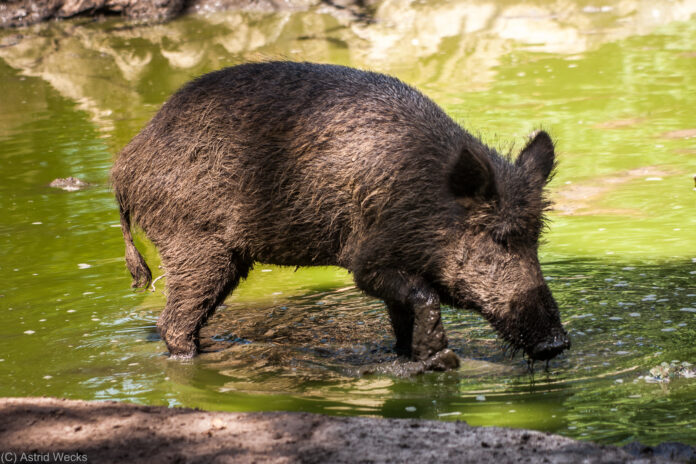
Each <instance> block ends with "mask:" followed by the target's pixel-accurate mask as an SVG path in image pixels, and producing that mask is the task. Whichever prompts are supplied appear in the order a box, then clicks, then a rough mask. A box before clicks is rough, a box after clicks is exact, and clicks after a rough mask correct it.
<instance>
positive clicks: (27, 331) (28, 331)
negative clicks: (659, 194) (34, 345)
mask: <svg viewBox="0 0 696 464" xmlns="http://www.w3.org/2000/svg"><path fill="white" fill-rule="evenodd" d="M24 333H25V334H27V335H31V334H33V333H36V332H34V331H33V330H25V331H24Z"/></svg>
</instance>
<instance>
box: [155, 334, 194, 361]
mask: <svg viewBox="0 0 696 464" xmlns="http://www.w3.org/2000/svg"><path fill="white" fill-rule="evenodd" d="M162 335H163V336H162V338H164V341H165V343H166V344H167V349H168V350H169V358H170V359H191V358H193V357H194V356H196V353H197V352H198V347H197V346H196V343H195V342H194V341H193V340H191V339H190V338H186V337H170V336H167V335H166V334H162Z"/></svg>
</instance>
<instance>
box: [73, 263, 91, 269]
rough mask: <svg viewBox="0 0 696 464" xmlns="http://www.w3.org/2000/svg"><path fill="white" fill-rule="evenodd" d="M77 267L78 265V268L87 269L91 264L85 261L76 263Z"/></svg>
mask: <svg viewBox="0 0 696 464" xmlns="http://www.w3.org/2000/svg"><path fill="white" fill-rule="evenodd" d="M77 267H79V268H80V269H89V268H90V267H92V265H91V264H87V263H80V264H78V265H77Z"/></svg>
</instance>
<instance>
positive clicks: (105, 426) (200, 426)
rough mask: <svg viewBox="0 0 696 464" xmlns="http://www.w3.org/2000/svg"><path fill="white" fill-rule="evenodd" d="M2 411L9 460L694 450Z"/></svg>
mask: <svg viewBox="0 0 696 464" xmlns="http://www.w3.org/2000/svg"><path fill="white" fill-rule="evenodd" d="M0 417H1V418H2V421H0V453H2V458H3V461H2V462H3V463H4V462H22V461H21V459H22V457H23V456H22V455H23V453H24V459H25V460H24V461H23V462H29V461H28V459H32V458H33V460H34V462H67V460H71V461H72V462H99V463H121V462H148V463H160V462H161V463H165V462H166V463H169V462H177V463H233V462H234V463H252V462H255V463H324V462H331V463H338V464H340V463H387V462H417V463H418V462H438V463H466V462H476V463H486V462H491V463H496V464H505V463H515V464H516V463H520V462H530V463H532V462H533V463H536V462H549V463H576V462H592V463H594V462H597V463H610V462H611V463H629V462H630V463H663V462H689V461H690V460H692V459H693V458H694V456H696V455H694V454H693V453H694V448H692V447H688V446H684V445H681V448H680V447H679V446H677V447H676V448H674V445H672V448H669V446H668V448H664V447H663V449H662V452H661V451H660V447H656V448H648V447H641V446H639V445H633V446H632V447H630V446H629V447H627V448H625V449H622V448H617V447H613V446H603V445H597V444H594V443H590V442H581V441H576V440H572V439H570V438H566V437H561V436H558V435H552V434H546V433H542V432H536V431H530V430H521V429H504V428H497V427H472V426H469V425H467V424H466V423H464V422H440V421H430V420H422V419H375V418H365V417H329V416H323V415H317V414H309V413H288V412H271V413H226V412H211V411H200V410H194V409H184V408H167V407H161V406H141V405H133V404H127V403H118V402H112V401H109V402H97V401H91V402H90V401H76V400H65V399H57V398H0ZM661 446H662V445H661ZM660 453H662V456H658V454H660ZM670 453H671V454H672V456H671V458H673V459H670ZM689 453H691V455H689Z"/></svg>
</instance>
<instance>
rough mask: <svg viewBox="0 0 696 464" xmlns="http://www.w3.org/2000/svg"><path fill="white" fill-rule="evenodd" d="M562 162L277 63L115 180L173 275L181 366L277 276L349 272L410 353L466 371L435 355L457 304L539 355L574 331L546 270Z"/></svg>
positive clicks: (127, 212) (209, 98)
mask: <svg viewBox="0 0 696 464" xmlns="http://www.w3.org/2000/svg"><path fill="white" fill-rule="evenodd" d="M553 164H554V156H553V144H552V142H551V139H550V138H549V137H548V135H547V134H546V133H544V132H541V133H539V134H538V135H537V136H536V137H535V138H533V139H532V140H531V141H530V142H529V143H528V145H527V146H526V147H525V149H523V150H522V153H521V154H520V156H519V157H518V158H517V160H516V161H515V162H513V161H512V160H510V159H506V158H505V157H503V156H501V155H499V154H498V153H497V152H496V151H495V150H493V149H491V148H490V147H488V146H486V145H484V144H483V143H482V142H481V141H480V140H478V139H477V138H475V137H474V136H472V135H471V134H470V133H468V132H467V131H465V130H464V129H462V128H461V127H460V126H458V125H457V124H456V123H454V122H453V121H452V119H450V118H449V117H448V116H447V115H446V114H445V113H444V112H443V111H442V110H441V109H440V108H439V107H438V106H437V105H435V104H434V103H433V102H432V101H431V100H429V99H428V98H427V97H425V96H424V95H423V94H421V93H420V92H418V91H417V90H415V89H413V88H412V87H409V86H407V85H406V84H404V83H403V82H401V81H399V80H398V79H395V78H393V77H389V76H385V75H382V74H377V73H370V72H364V71H358V70H355V69H351V68H346V67H342V66H331V65H319V64H311V63H292V62H270V63H255V64H245V65H240V66H235V67H232V68H227V69H223V70H221V71H217V72H213V73H210V74H206V75H204V76H202V77H200V78H198V79H196V80H194V81H192V82H190V83H188V84H187V85H185V86H184V87H183V88H182V89H181V90H179V91H178V92H177V93H176V94H174V95H173V96H172V97H171V98H170V99H169V101H168V102H167V103H165V105H164V106H163V107H162V109H161V110H160V111H159V112H158V113H157V115H156V116H155V117H154V118H153V119H152V120H151V121H150V123H149V124H148V125H147V127H145V128H144V129H143V131H142V132H141V133H140V134H138V135H137V136H136V137H135V138H133V140H132V141H131V142H130V143H129V144H128V145H127V146H126V147H125V148H124V149H123V151H122V152H121V154H120V155H119V158H118V160H117V161H116V163H115V164H114V167H113V170H112V181H113V187H114V190H115V192H116V196H117V199H118V202H119V206H120V208H121V211H122V218H123V220H122V223H123V225H124V230H123V232H124V236H125V238H126V241H127V244H128V243H129V237H130V235H129V234H130V232H129V227H130V222H129V219H132V220H133V221H135V222H137V223H138V224H139V225H140V226H141V227H142V229H143V230H144V231H145V233H146V234H147V236H148V237H149V238H150V239H151V240H152V241H153V242H154V243H155V245H157V247H158V248H159V251H160V254H161V256H162V262H163V264H164V267H165V268H166V270H167V281H168V282H167V285H168V294H169V297H168V300H167V306H166V308H165V310H164V312H163V313H162V316H161V317H160V320H159V322H158V327H159V329H160V331H161V333H162V336H163V338H164V340H165V341H166V343H167V346H168V347H169V349H170V353H172V354H173V355H176V356H191V355H193V354H194V353H195V352H196V348H197V343H198V338H197V337H198V329H199V328H200V327H201V325H202V324H203V323H204V322H205V320H206V318H207V317H208V316H209V315H210V314H211V312H212V311H213V310H214V308H215V306H216V305H217V304H218V303H219V302H221V301H222V300H223V299H224V298H225V296H226V295H227V294H228V293H229V292H230V291H231V290H232V289H234V287H235V286H236V285H237V283H238V282H239V280H240V279H243V278H245V277H246V275H247V273H248V271H249V269H250V267H251V265H252V264H253V263H254V262H255V261H259V262H264V263H271V264H279V265H292V266H313V265H336V266H342V267H345V268H347V269H348V270H350V271H352V272H353V273H354V275H355V280H356V283H357V284H358V285H359V286H360V288H362V289H363V290H364V291H365V292H367V293H368V294H370V295H375V296H378V297H380V298H383V299H384V300H385V301H386V302H387V305H388V307H389V311H390V316H391V320H392V324H393V326H394V330H395V334H396V336H397V348H398V349H400V350H402V351H403V352H404V353H407V354H410V355H411V356H412V357H413V358H415V359H431V360H432V363H433V364H431V365H429V367H430V368H450V367H452V366H453V364H452V363H453V361H452V358H451V356H449V355H439V354H438V355H437V356H435V355H436V354H437V353H441V352H443V350H444V349H445V347H446V346H447V342H446V337H445V335H444V331H443V329H442V327H441V322H440V318H439V303H440V301H441V300H443V301H448V302H451V303H453V304H454V305H455V306H458V307H462V308H478V309H479V310H480V311H481V312H482V313H483V314H484V315H485V316H486V317H487V318H488V319H489V320H490V321H491V322H492V323H493V325H494V326H495V327H496V328H497V329H498V330H500V331H501V334H502V335H503V337H504V338H505V339H506V340H508V341H510V342H512V343H513V345H514V346H515V347H516V348H524V349H525V350H527V351H529V350H532V351H533V349H534V347H535V346H538V345H539V344H540V343H542V341H544V340H546V339H547V338H548V337H549V336H550V335H549V334H550V333H551V331H553V330H555V331H556V332H558V331H562V328H560V319H559V317H558V310H557V308H556V306H555V302H553V299H552V298H550V292H548V288H547V287H546V284H545V283H544V281H543V278H542V277H541V271H540V268H539V263H538V260H537V258H536V246H537V242H538V239H539V235H540V234H541V231H542V228H543V223H544V222H543V218H542V214H543V211H544V210H545V209H546V208H548V200H547V199H546V198H545V196H544V193H543V187H544V184H545V182H546V180H547V179H548V177H549V175H550V170H551V168H552V167H553ZM127 250H128V252H129V256H130V259H129V260H128V263H127V264H128V268H129V270H130V271H131V273H132V274H133V276H134V278H135V279H136V280H138V281H140V283H142V282H143V281H146V280H149V269H147V265H145V263H144V261H143V260H142V257H141V256H140V255H139V253H137V250H135V248H134V247H132V243H131V244H130V245H129V246H128V247H127ZM520 295H523V296H522V297H521V296H520ZM524 298H526V299H527V300H524ZM538 304H541V305H544V307H543V308H537V307H536V305H538ZM511 305H512V306H511ZM428 324H430V325H428ZM432 324H435V325H432ZM452 356H453V355H452ZM448 359H449V360H448Z"/></svg>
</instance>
